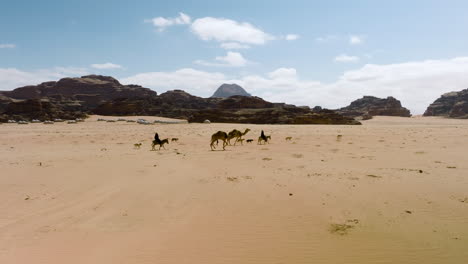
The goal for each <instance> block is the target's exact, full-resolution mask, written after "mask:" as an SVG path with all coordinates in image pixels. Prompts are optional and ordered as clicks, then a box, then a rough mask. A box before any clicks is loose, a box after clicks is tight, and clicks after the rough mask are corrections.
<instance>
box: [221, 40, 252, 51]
mask: <svg viewBox="0 0 468 264" xmlns="http://www.w3.org/2000/svg"><path fill="white" fill-rule="evenodd" d="M221 48H223V49H227V50H234V49H249V48H250V46H249V45H245V44H240V43H237V42H226V43H221Z"/></svg>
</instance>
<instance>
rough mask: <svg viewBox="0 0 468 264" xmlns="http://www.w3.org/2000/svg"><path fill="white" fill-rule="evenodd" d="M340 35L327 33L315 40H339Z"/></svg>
mask: <svg viewBox="0 0 468 264" xmlns="http://www.w3.org/2000/svg"><path fill="white" fill-rule="evenodd" d="M338 38H339V37H338V36H336V35H326V36H323V37H317V38H316V39H315V41H317V42H329V41H333V40H337V39H338Z"/></svg>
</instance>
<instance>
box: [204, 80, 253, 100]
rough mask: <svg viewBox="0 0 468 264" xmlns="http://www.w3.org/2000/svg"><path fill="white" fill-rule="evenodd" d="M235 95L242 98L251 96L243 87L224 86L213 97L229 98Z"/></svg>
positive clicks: (234, 85) (235, 85)
mask: <svg viewBox="0 0 468 264" xmlns="http://www.w3.org/2000/svg"><path fill="white" fill-rule="evenodd" d="M234 95H242V96H251V95H250V94H249V93H248V92H247V91H245V90H244V88H242V87H241V86H239V85H237V84H235V83H233V84H226V83H225V84H223V85H221V86H220V87H219V88H218V89H217V90H216V92H215V93H214V94H213V95H212V96H211V97H214V98H228V97H231V96H234Z"/></svg>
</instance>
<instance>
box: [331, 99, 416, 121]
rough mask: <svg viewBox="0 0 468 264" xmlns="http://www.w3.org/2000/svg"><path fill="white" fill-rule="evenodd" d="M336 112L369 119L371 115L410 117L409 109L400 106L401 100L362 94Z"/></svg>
mask: <svg viewBox="0 0 468 264" xmlns="http://www.w3.org/2000/svg"><path fill="white" fill-rule="evenodd" d="M337 112H338V113H340V114H342V115H344V116H348V117H353V118H356V119H362V120H365V119H370V118H372V116H376V115H382V116H403V117H410V116H411V114H410V111H409V110H408V109H406V108H404V107H402V106H401V102H400V101H398V100H397V99H395V98H393V97H391V96H389V97H387V98H385V99H382V98H377V97H374V96H364V97H363V98H361V99H358V100H356V101H353V102H352V103H351V104H350V105H349V106H347V107H343V108H341V109H338V110H337Z"/></svg>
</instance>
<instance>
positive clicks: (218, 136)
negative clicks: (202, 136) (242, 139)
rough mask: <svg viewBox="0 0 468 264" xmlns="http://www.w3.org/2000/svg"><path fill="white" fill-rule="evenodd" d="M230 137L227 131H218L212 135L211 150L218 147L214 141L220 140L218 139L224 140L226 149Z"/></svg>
mask: <svg viewBox="0 0 468 264" xmlns="http://www.w3.org/2000/svg"><path fill="white" fill-rule="evenodd" d="M228 138H229V136H228V134H227V133H226V132H223V131H218V132H216V133H214V134H213V135H212V136H211V143H210V147H211V150H214V149H216V147H215V146H214V143H215V142H218V140H222V141H223V150H225V149H226V145H227V144H228Z"/></svg>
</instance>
